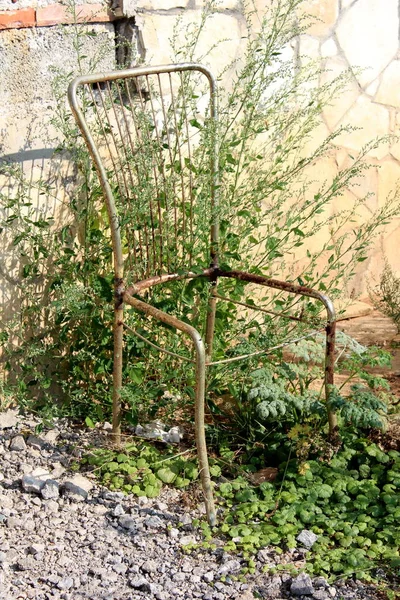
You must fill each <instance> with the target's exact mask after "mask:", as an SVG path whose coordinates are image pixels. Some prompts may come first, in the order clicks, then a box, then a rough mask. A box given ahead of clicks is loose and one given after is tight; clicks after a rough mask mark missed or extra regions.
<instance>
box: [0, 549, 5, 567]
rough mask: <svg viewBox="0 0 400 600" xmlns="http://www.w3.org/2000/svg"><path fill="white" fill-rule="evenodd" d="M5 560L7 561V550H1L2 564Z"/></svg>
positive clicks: (0, 560)
mask: <svg viewBox="0 0 400 600" xmlns="http://www.w3.org/2000/svg"><path fill="white" fill-rule="evenodd" d="M4 562H7V554H6V553H5V552H0V565H1V564H2V563H4Z"/></svg>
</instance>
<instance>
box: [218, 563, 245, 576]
mask: <svg viewBox="0 0 400 600" xmlns="http://www.w3.org/2000/svg"><path fill="white" fill-rule="evenodd" d="M240 569H241V564H240V561H238V560H227V561H226V563H224V564H223V565H221V566H220V568H219V569H218V575H227V574H228V573H235V572H236V571H240Z"/></svg>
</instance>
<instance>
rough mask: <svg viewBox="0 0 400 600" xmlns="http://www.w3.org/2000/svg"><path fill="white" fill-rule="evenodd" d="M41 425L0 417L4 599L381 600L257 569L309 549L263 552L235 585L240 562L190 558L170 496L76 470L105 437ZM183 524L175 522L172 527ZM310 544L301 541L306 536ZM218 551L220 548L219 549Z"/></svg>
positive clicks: (0, 579) (188, 537)
mask: <svg viewBox="0 0 400 600" xmlns="http://www.w3.org/2000/svg"><path fill="white" fill-rule="evenodd" d="M37 424H38V421H36V420H35V419H32V418H30V417H29V418H24V417H22V416H19V415H18V413H17V412H16V411H13V410H8V411H6V412H3V413H0V599H1V600H22V599H26V598H31V599H37V600H80V599H90V600H141V599H148V600H152V599H153V598H154V599H156V600H170V599H171V600H172V599H173V598H183V599H185V600H186V599H187V600H191V599H195V598H196V599H197V598H199V599H201V600H225V599H228V598H232V599H237V600H252V599H253V598H266V599H268V598H273V599H276V600H279V599H281V600H283V599H292V600H293V599H296V600H313V599H314V600H332V599H333V598H335V599H336V600H360V599H369V600H375V599H376V600H378V599H379V600H382V598H383V597H384V596H382V595H380V594H379V592H378V591H377V590H376V589H375V588H374V587H372V586H368V585H363V584H362V583H361V582H353V581H346V582H338V583H336V584H334V585H328V583H327V582H326V581H325V580H324V579H323V578H321V577H318V578H315V579H314V580H312V579H311V578H310V577H309V576H308V575H305V574H301V575H299V576H298V577H296V578H292V577H291V576H290V575H289V574H285V573H283V574H282V575H279V576H278V575H274V576H272V577H271V576H269V575H267V574H264V573H263V572H262V571H263V567H265V566H266V565H270V566H275V565H276V564H279V563H282V562H286V563H289V562H290V563H294V564H295V565H296V566H300V567H301V565H302V564H304V558H305V556H306V554H307V550H306V549H305V548H299V549H297V550H295V551H292V552H291V553H286V554H283V555H276V554H275V553H274V550H273V549H272V548H264V549H262V550H261V551H260V552H259V553H258V555H257V557H256V567H257V568H256V574H255V575H252V576H249V577H248V579H247V581H246V583H243V582H241V581H238V580H237V576H238V575H239V574H240V571H241V569H242V568H243V567H244V566H245V565H244V564H242V561H241V558H240V556H238V555H229V554H226V553H225V552H224V551H223V550H222V547H217V549H216V550H214V551H209V552H206V551H198V552H195V553H193V554H191V555H187V554H185V553H184V552H183V551H182V546H184V545H186V544H188V543H190V542H196V541H199V540H200V537H199V535H198V534H197V532H196V531H195V530H194V528H193V527H192V525H191V523H192V519H194V518H197V517H199V515H200V514H201V513H202V512H203V506H202V504H200V505H199V506H198V507H197V508H196V509H195V510H193V509H192V508H190V509H189V508H188V507H187V506H185V503H184V502H183V500H184V494H183V493H182V492H178V491H177V490H174V489H167V490H165V491H163V493H162V495H161V496H160V498H156V499H154V500H149V499H147V498H141V499H138V498H136V497H133V496H132V497H128V496H123V494H121V493H116V492H110V491H109V490H106V489H105V488H103V487H101V486H98V485H96V483H95V480H94V479H92V478H90V475H85V476H82V475H80V474H76V473H74V472H72V471H71V470H70V469H69V467H70V465H71V462H72V461H73V460H74V459H76V458H79V456H80V455H81V454H82V452H84V450H85V447H87V446H88V445H89V444H101V443H103V442H104V437H105V436H106V432H99V431H98V430H96V431H88V430H84V431H78V430H77V429H76V428H73V427H71V426H70V424H69V423H68V422H67V421H65V420H60V421H57V422H56V424H55V428H54V429H51V430H48V431H45V432H42V433H40V434H38V435H37V434H35V433H34V432H35V427H36V425H37ZM178 524H179V525H178ZM306 537H307V536H306ZM221 544H222V542H221Z"/></svg>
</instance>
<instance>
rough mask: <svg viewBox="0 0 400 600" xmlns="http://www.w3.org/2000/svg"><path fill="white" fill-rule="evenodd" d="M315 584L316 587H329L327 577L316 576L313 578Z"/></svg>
mask: <svg viewBox="0 0 400 600" xmlns="http://www.w3.org/2000/svg"><path fill="white" fill-rule="evenodd" d="M313 586H314V587H315V589H320V588H324V589H325V588H327V587H328V582H327V580H326V579H325V577H315V579H313Z"/></svg>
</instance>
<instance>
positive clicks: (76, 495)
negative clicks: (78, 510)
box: [63, 481, 88, 502]
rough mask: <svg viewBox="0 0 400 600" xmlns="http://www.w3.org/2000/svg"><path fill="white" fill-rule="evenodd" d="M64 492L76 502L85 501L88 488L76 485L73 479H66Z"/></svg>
mask: <svg viewBox="0 0 400 600" xmlns="http://www.w3.org/2000/svg"><path fill="white" fill-rule="evenodd" d="M63 493H64V495H65V496H66V497H67V498H70V499H71V500H73V501H74V502H84V501H85V500H86V498H87V496H88V493H87V491H86V490H84V489H83V488H81V487H79V486H77V485H75V484H74V483H72V481H66V482H65V483H64V484H63Z"/></svg>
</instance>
